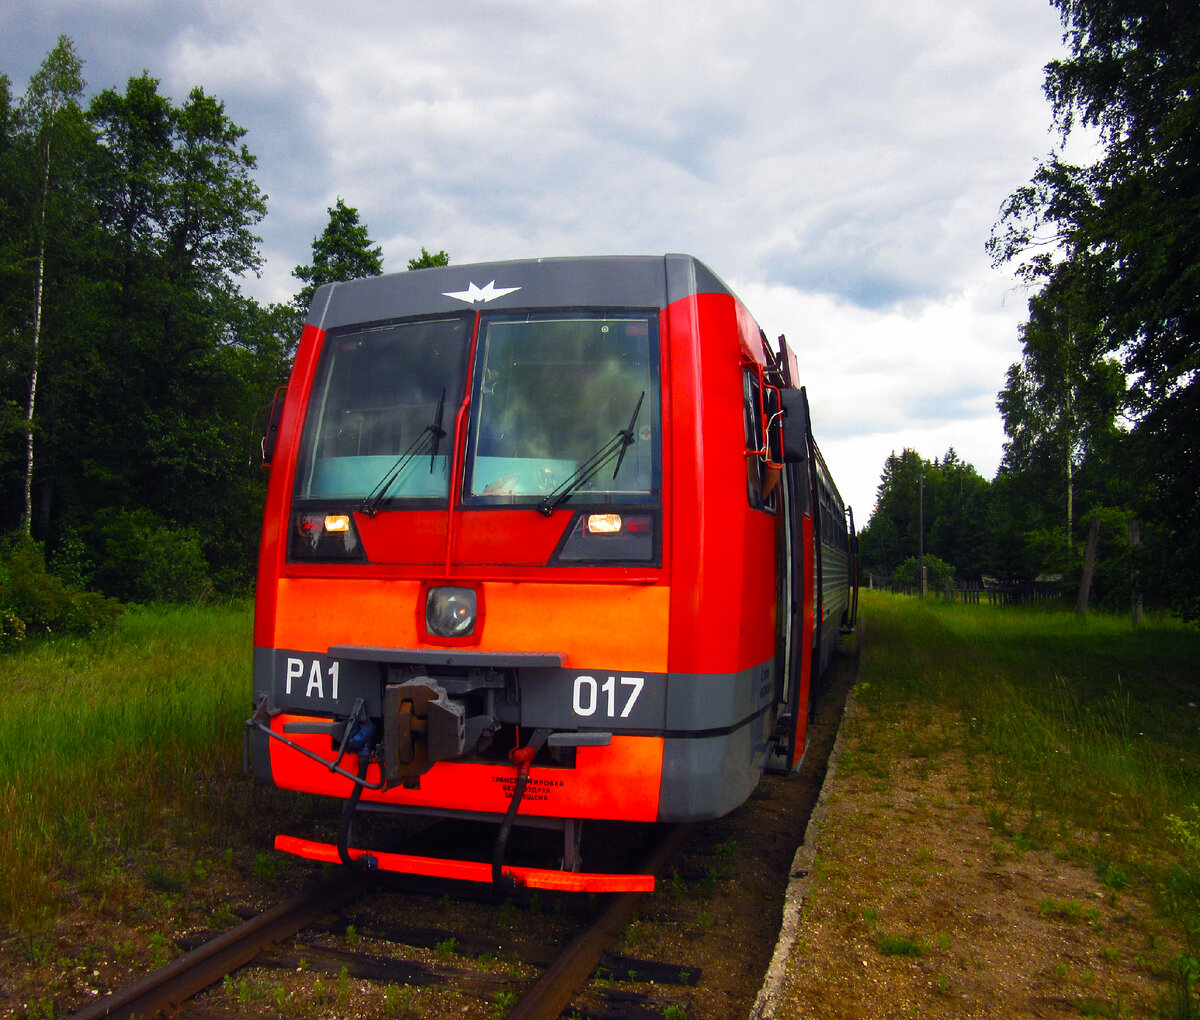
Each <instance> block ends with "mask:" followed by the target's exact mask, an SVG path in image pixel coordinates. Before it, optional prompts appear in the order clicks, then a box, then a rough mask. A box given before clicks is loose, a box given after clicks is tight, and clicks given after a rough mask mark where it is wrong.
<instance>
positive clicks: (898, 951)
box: [875, 932, 929, 957]
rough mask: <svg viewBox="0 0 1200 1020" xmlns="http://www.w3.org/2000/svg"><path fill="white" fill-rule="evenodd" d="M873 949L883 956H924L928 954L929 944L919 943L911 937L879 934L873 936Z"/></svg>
mask: <svg viewBox="0 0 1200 1020" xmlns="http://www.w3.org/2000/svg"><path fill="white" fill-rule="evenodd" d="M875 948H876V949H878V950H879V951H880V952H881V953H883V955H884V956H914V957H916V956H924V955H925V954H926V953H927V952H929V943H928V942H920V941H918V940H917V939H916V938H914V937H912V936H911V935H888V934H887V933H885V932H879V933H878V934H877V935H876V936H875Z"/></svg>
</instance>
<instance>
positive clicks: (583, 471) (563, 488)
mask: <svg viewBox="0 0 1200 1020" xmlns="http://www.w3.org/2000/svg"><path fill="white" fill-rule="evenodd" d="M645 399H646V391H645V390H642V395H641V396H640V397H638V401H637V406H636V407H634V409H633V415H632V416H631V417H630V419H629V425H628V426H627V427H626V428H623V429H621V430H620V431H618V432H617V434H616V435H615V436H613V437H612V439H610V440H609V441H608V442H607V443H605V444H604V445H603V446H602V447H600V449H599V450H597V451H596V452H595V453H593V454H592V455H591V456H590V457H589V458H588V459H587V460H585V461H584V462H583V463H582V464H581V465H579V468H578V469H577V470H576V471H575V473H574V474H573V475H571V477H570V478H568V479H567V480H566V481H564V482H562V483H561V484H560V485H559V486H558V487H557V488H556V489H555V490H554V491H553V492H550V493H548V494H547V495H546V498H545V499H543V500H542V501H541V502H540V503H539V504H538V509H539V510H540V511H541V512H542V513H543V514H545V515H546V516H547V517H549V516H550V515H551V514H552V513H554V509H555V507H557V506H558V505H559V504H560V503H563V502H564V501H565V500H566V499H567V498H568V497H569V496H570V495H571V494H572V493H573V492H575V490H576V489H578V488H580V486H583V485H586V484H587V483H588V482H590V481H591V480H592V479H593V478H594V477H595V476H596V475H597V474H599V473H600V469H601V468H602V467H604V465H605V464H607V463H608V462H609V461H610V460H612V459H613V457H616V458H617V466H616V467H615V468H614V469H613V478H616V477H617V472H618V471H620V470H621V462H622V461H623V460H624V459H625V451H626V450H628V449H629V447H631V446H632V445H633V426H634V423H635V422H636V421H637V417H638V414H639V412H640V411H641V410H642V401H643V400H645Z"/></svg>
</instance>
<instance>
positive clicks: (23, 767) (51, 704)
mask: <svg viewBox="0 0 1200 1020" xmlns="http://www.w3.org/2000/svg"><path fill="white" fill-rule="evenodd" d="M251 617H252V612H251V608H250V606H249V605H245V604H244V605H237V606H226V607H206V608H197V609H133V610H132V611H131V612H129V613H128V614H127V615H125V616H124V617H123V618H122V619H121V621H120V622H119V624H118V626H117V628H116V629H115V630H114V631H112V632H109V633H105V634H102V635H100V636H97V637H95V638H91V639H84V638H66V637H64V638H56V639H46V640H39V641H37V642H32V641H31V642H29V643H28V645H26V646H23V647H21V648H20V649H19V650H18V651H15V652H12V653H9V654H7V655H4V656H0V819H2V824H0V860H2V861H3V862H4V867H3V878H2V880H0V928H20V927H22V926H25V925H28V924H30V923H32V922H33V921H34V920H35V919H41V921H42V922H45V921H46V920H49V917H50V916H53V915H54V914H56V913H58V912H59V911H60V910H61V909H63V907H64V903H63V897H64V894H65V892H66V889H67V888H68V887H69V886H77V884H78V883H81V882H82V883H85V884H89V883H90V885H91V888H92V889H93V891H95V892H96V893H97V894H99V895H100V896H101V897H103V895H104V889H103V886H104V884H105V877H104V876H105V875H106V873H112V872H114V871H116V870H118V869H120V868H122V867H124V866H125V865H126V863H127V862H128V861H129V859H130V858H131V857H132V856H137V855H138V854H139V853H142V854H143V855H144V854H145V853H146V851H147V850H149V851H150V852H151V853H153V851H154V850H155V849H158V848H161V849H163V850H167V851H168V853H169V848H170V845H171V844H172V842H173V841H174V840H175V839H180V840H185V839H186V833H187V832H188V831H194V830H193V827H194V826H196V825H203V824H204V823H205V820H206V819H213V818H214V817H215V816H217V815H221V814H222V813H223V812H227V811H228V810H229V809H230V808H233V807H234V804H233V803H232V802H233V801H236V799H237V798H238V797H243V796H244V795H245V789H244V788H245V785H246V784H244V783H241V782H239V783H237V784H236V786H237V787H240V788H241V789H240V790H237V789H232V787H233V786H234V784H232V783H231V779H233V778H234V777H237V778H238V779H239V780H240V772H241V764H242V723H243V721H244V720H245V718H246V716H247V715H248V714H249V711H248V708H249V704H250V648H251ZM226 820H228V819H226ZM184 845H186V842H185V843H184ZM163 859H164V860H169V859H170V858H169V857H168V856H164V858H163ZM48 915H49V916H48Z"/></svg>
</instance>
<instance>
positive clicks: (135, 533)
mask: <svg viewBox="0 0 1200 1020" xmlns="http://www.w3.org/2000/svg"><path fill="white" fill-rule="evenodd" d="M91 545H92V547H93V548H94V550H95V553H94V555H95V560H96V568H95V571H94V573H93V583H94V584H95V585H96V587H98V588H100V589H101V590H102V591H104V592H106V593H108V594H109V595H115V596H116V597H117V598H120V599H123V600H125V601H127V602H198V601H200V600H201V599H202V598H203V597H204V596H205V595H207V594H208V593H209V591H210V590H211V585H210V582H209V576H208V563H207V561H206V560H205V558H204V553H203V552H202V551H201V548H200V536H199V535H198V534H197V533H196V532H195V531H194V530H193V529H192V528H180V527H174V528H173V527H171V526H170V525H168V524H167V523H166V522H165V521H163V520H162V519H161V518H160V517H158V516H156V515H155V514H153V513H152V512H150V511H149V510H120V509H116V508H110V509H107V510H101V511H100V512H99V513H98V514H96V517H95V521H94V525H93V529H92V532H91Z"/></svg>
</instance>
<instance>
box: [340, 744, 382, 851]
mask: <svg viewBox="0 0 1200 1020" xmlns="http://www.w3.org/2000/svg"><path fill="white" fill-rule="evenodd" d="M370 764H371V753H370V751H368V750H367V749H366V748H364V749H363V750H361V751H360V752H359V755H358V778H359V780H360V782H357V783H355V784H354V789H353V790H351V791H350V796H349V798H348V799H347V800H346V806H345V807H344V808H342V821H341V824H340V825H339V826H338V841H337V852H338V857H340V858H341V860H342V863H343V864H344V865H346V867H348V868H354V869H356V870H357V871H374V870H375V869H376V868H377V867H378V866H379V862H378V861H377V860H376V859H375V856H374V855H373V854H370V853H363V854H360V855H359V856H358V857H351V856H350V833H351V832H352V831H353V828H354V812H355V811H357V810H358V802H359V799H360V798H361V797H362V792H363V786H364V785H365V784H364V782H362V781H363V780H365V779H366V778H367V769H368V767H370Z"/></svg>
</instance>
